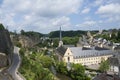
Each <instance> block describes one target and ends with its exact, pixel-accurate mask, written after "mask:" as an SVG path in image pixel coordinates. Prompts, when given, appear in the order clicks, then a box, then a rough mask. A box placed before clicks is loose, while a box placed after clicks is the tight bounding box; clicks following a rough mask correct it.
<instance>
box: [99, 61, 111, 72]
mask: <svg viewBox="0 0 120 80" xmlns="http://www.w3.org/2000/svg"><path fill="white" fill-rule="evenodd" d="M109 68H110V66H109V61H108V60H106V61H105V60H103V61H102V62H101V63H100V67H99V70H100V71H101V72H106V71H107V70H109Z"/></svg>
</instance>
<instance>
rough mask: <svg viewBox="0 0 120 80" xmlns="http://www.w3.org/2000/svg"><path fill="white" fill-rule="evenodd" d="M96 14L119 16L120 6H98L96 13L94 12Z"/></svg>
mask: <svg viewBox="0 0 120 80" xmlns="http://www.w3.org/2000/svg"><path fill="white" fill-rule="evenodd" d="M96 13H98V14H120V4H118V3H116V4H108V5H104V6H100V7H99V9H98V11H97V12H96Z"/></svg>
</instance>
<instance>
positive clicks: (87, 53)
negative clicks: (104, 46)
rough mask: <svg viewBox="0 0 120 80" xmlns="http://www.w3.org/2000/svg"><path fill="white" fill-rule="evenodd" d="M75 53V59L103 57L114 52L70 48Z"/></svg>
mask: <svg viewBox="0 0 120 80" xmlns="http://www.w3.org/2000/svg"><path fill="white" fill-rule="evenodd" d="M69 49H70V50H71V52H72V53H73V56H74V58H79V57H94V56H103V55H111V54H113V52H112V51H111V50H95V49H92V48H91V49H83V47H70V48H69Z"/></svg>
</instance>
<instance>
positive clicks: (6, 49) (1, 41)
mask: <svg viewBox="0 0 120 80" xmlns="http://www.w3.org/2000/svg"><path fill="white" fill-rule="evenodd" d="M0 52H2V53H5V55H6V56H7V57H8V61H9V64H11V59H12V53H13V45H12V42H11V39H10V34H9V32H8V30H6V29H4V26H3V25H2V24H0Z"/></svg>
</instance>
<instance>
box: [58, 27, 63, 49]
mask: <svg viewBox="0 0 120 80" xmlns="http://www.w3.org/2000/svg"><path fill="white" fill-rule="evenodd" d="M59 37H60V40H59V46H58V47H61V46H63V42H62V31H61V27H60V36H59Z"/></svg>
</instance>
